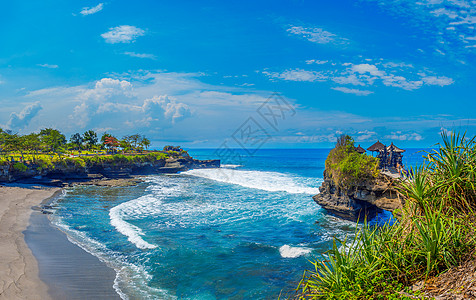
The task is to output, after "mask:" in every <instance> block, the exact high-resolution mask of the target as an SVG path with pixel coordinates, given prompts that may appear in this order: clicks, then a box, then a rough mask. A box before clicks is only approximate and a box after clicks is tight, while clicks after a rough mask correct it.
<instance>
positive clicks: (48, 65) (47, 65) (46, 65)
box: [37, 64, 59, 69]
mask: <svg viewBox="0 0 476 300" xmlns="http://www.w3.org/2000/svg"><path fill="white" fill-rule="evenodd" d="M37 66H38V67H42V68H48V69H58V68H59V66H58V65H50V64H37Z"/></svg>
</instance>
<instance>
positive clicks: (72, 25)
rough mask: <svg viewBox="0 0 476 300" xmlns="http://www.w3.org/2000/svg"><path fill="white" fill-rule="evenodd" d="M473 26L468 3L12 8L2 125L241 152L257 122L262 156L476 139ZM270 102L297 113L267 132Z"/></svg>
mask: <svg viewBox="0 0 476 300" xmlns="http://www.w3.org/2000/svg"><path fill="white" fill-rule="evenodd" d="M475 24H476V1H464V0H453V1H443V0H420V1H405V0H400V1H383V0H373V1H372V0H368V1H366V0H361V1H174V2H173V3H172V2H169V1H135V2H134V3H133V2H131V1H119V0H112V1H107V2H101V1H89V0H88V1H51V0H45V1H21V2H20V1H9V2H7V3H4V4H3V8H2V16H1V18H0V26H1V28H2V30H1V31H0V38H1V40H2V43H1V47H0V101H1V102H0V103H1V104H2V105H1V106H0V127H2V128H8V129H11V130H13V131H14V132H19V133H28V132H31V131H37V130H39V129H40V128H43V127H55V128H58V129H60V130H62V131H63V132H64V133H66V135H67V136H69V135H70V134H72V133H74V132H84V131H85V130H88V129H93V130H96V131H98V132H104V131H108V132H110V133H112V134H117V135H119V136H121V135H124V134H129V133H135V132H140V133H143V134H145V135H146V136H148V137H149V138H150V139H151V140H152V141H153V145H156V146H161V145H163V144H164V143H174V144H182V145H184V146H185V147H196V148H199V147H217V146H219V145H221V144H222V143H223V142H224V141H228V143H229V146H230V147H239V143H238V141H237V139H236V132H237V131H240V130H242V129H243V128H248V127H247V126H248V125H249V123H247V122H248V121H247V120H249V119H250V118H251V119H252V120H253V121H254V123H253V124H259V125H258V126H259V128H260V130H262V133H264V134H265V135H266V136H267V139H266V141H265V143H263V145H262V146H263V147H267V148H271V147H293V148H294V147H329V146H331V145H332V144H333V143H334V141H335V138H336V136H338V135H340V134H342V133H348V134H351V135H352V136H354V138H355V139H356V140H357V142H358V143H360V144H363V145H370V144H371V143H373V142H375V141H376V140H377V139H380V140H381V141H384V142H389V141H394V142H395V143H396V144H397V145H401V146H404V147H420V146H431V145H433V144H434V143H435V142H437V141H438V140H439V132H441V131H442V130H467V131H468V132H469V133H470V134H476V113H475V110H476V101H475V100H476V96H475V95H476V88H475V85H474V82H475V79H476V76H475V75H476V71H475V69H474V61H475V54H476V30H475V27H474V26H475ZM274 92H277V93H279V94H280V95H281V97H282V98H280V99H282V101H285V102H286V103H289V104H290V105H292V107H293V113H292V114H291V113H290V111H287V114H286V112H284V113H283V114H282V116H281V118H279V120H275V121H276V123H275V124H274V126H272V125H273V124H271V123H268V122H266V120H265V118H263V116H262V115H260V113H259V111H258V109H259V108H260V107H261V105H262V104H263V103H265V102H266V101H267V99H268V98H269V97H270V96H271V95H272V94H273V93H274ZM273 99H274V98H273ZM273 101H274V100H273ZM280 101H281V100H280ZM266 103H270V102H266ZM283 103H284V102H283ZM240 132H241V131H240ZM233 137H235V138H233ZM241 138H243V137H242V136H241Z"/></svg>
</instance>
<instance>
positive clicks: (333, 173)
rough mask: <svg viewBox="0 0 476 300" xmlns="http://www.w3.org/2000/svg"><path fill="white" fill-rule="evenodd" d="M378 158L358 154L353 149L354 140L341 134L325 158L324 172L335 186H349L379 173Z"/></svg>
mask: <svg viewBox="0 0 476 300" xmlns="http://www.w3.org/2000/svg"><path fill="white" fill-rule="evenodd" d="M378 164H379V161H378V158H375V157H372V156H369V155H367V154H359V153H358V152H357V151H356V150H355V146H354V140H353V139H352V138H351V137H350V136H348V135H342V136H341V137H340V138H339V139H338V141H337V144H336V146H335V148H334V149H332V150H331V152H330V153H329V155H328V156H327V159H326V163H325V166H326V174H327V176H329V177H330V178H332V180H333V181H334V183H335V185H336V186H339V187H342V188H351V187H352V186H354V185H355V184H357V183H358V182H359V181H360V180H364V179H367V178H375V177H377V176H378V174H379V170H378Z"/></svg>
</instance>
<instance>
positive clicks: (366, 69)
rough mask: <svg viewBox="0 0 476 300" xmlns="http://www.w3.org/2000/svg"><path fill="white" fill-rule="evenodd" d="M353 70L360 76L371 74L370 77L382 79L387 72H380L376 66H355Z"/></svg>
mask: <svg viewBox="0 0 476 300" xmlns="http://www.w3.org/2000/svg"><path fill="white" fill-rule="evenodd" d="M351 68H352V71H354V72H356V73H359V74H365V73H369V74H370V75H373V76H377V77H382V76H384V75H385V72H382V71H379V69H378V68H377V66H374V65H369V64H359V65H353V66H352V67H351Z"/></svg>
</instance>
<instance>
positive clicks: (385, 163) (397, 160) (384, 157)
mask: <svg viewBox="0 0 476 300" xmlns="http://www.w3.org/2000/svg"><path fill="white" fill-rule="evenodd" d="M359 147H360V145H359ZM356 150H357V149H356ZM367 150H368V151H371V152H377V158H379V159H380V169H382V170H389V171H392V172H400V170H401V169H402V168H403V154H402V153H403V152H405V150H403V149H400V148H398V147H397V146H395V145H394V144H393V143H391V144H390V146H385V145H384V144H382V143H381V142H380V141H377V142H376V143H375V144H373V145H372V146H370V147H368V148H367ZM358 152H359V153H363V152H360V151H358ZM364 152H365V150H364Z"/></svg>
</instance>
